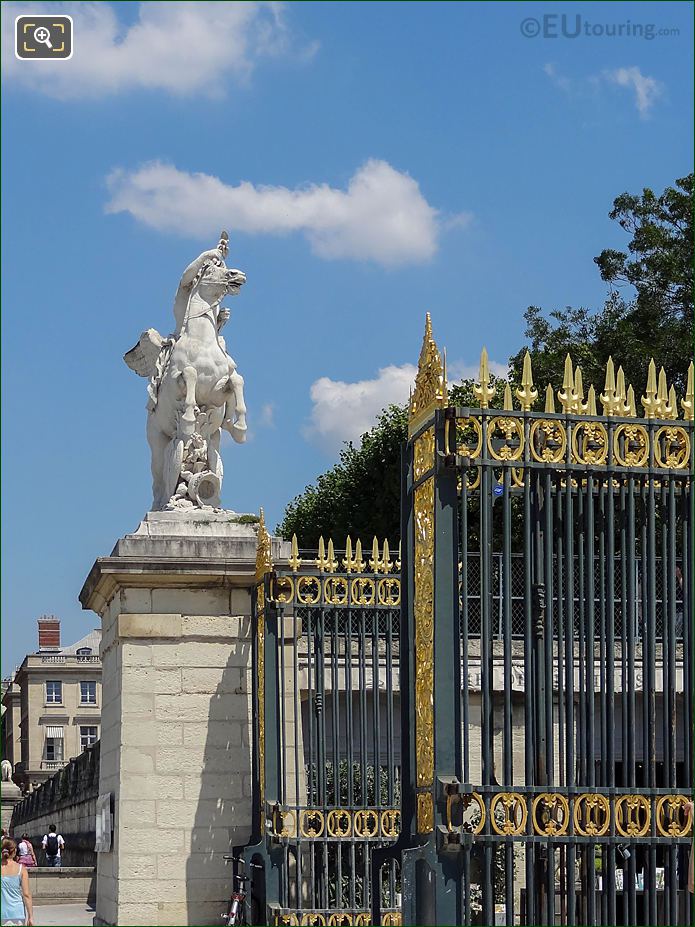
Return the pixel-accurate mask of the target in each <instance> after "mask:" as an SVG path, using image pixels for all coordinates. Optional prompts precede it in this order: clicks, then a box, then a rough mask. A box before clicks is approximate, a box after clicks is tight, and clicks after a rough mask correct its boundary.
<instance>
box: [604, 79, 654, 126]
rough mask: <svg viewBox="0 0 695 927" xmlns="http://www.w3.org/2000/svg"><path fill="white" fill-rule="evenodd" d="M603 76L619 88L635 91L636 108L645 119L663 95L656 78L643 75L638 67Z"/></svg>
mask: <svg viewBox="0 0 695 927" xmlns="http://www.w3.org/2000/svg"><path fill="white" fill-rule="evenodd" d="M603 76H604V77H605V79H606V80H608V81H611V82H612V83H614V84H617V85H618V86H619V87H626V88H627V89H629V90H632V91H634V94H635V106H636V107H637V109H638V111H639V114H640V116H641V117H642V118H643V119H645V118H646V117H647V116H648V115H649V112H650V110H651V108H652V106H653V105H654V103H655V102H656V101H657V100H658V98H659V97H660V96H661V95H662V94H663V86H662V84H661V83H660V82H659V81H658V80H656V78H654V77H648V76H647V75H646V74H643V73H642V72H641V71H640V69H639V68H638V67H631V68H616V69H615V70H614V71H605V72H604V75H603Z"/></svg>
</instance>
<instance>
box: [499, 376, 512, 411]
mask: <svg viewBox="0 0 695 927" xmlns="http://www.w3.org/2000/svg"><path fill="white" fill-rule="evenodd" d="M502 408H503V409H504V410H505V411H506V412H511V411H512V409H513V408H514V406H513V404H512V388H511V386H510V385H509V383H507V384H506V386H505V387H504V402H503V404H502Z"/></svg>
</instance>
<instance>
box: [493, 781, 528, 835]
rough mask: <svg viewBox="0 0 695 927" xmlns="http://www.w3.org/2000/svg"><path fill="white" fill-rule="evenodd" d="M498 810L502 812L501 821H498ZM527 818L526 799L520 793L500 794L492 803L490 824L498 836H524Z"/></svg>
mask: <svg viewBox="0 0 695 927" xmlns="http://www.w3.org/2000/svg"><path fill="white" fill-rule="evenodd" d="M498 809H499V812H501V815H500V816H501V818H502V820H501V821H499V820H498V819H497V815H498ZM527 818H528V808H527V807H526V799H525V798H524V796H523V795H520V794H519V792H499V793H498V794H497V795H495V796H494V798H493V799H492V801H491V802H490V823H491V824H492V828H493V830H494V831H495V832H496V833H498V834H503V835H513V836H519V834H523V832H524V830H525V828H526V819H527Z"/></svg>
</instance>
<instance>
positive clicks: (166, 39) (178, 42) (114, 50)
mask: <svg viewBox="0 0 695 927" xmlns="http://www.w3.org/2000/svg"><path fill="white" fill-rule="evenodd" d="M29 13H30V14H34V15H36V14H42V13H69V14H70V15H71V16H72V17H73V22H74V53H73V56H72V58H71V59H70V60H69V61H32V62H30V63H29V62H25V61H18V60H17V59H16V58H15V55H14V47H13V46H14V20H15V17H16V16H19V15H22V14H29ZM2 43H3V44H2V50H3V56H2V57H3V72H4V73H6V74H7V75H8V76H9V77H10V78H11V80H12V82H13V83H14V84H21V85H22V86H24V87H28V88H30V89H32V90H35V91H38V92H41V93H45V94H47V95H48V96H51V97H56V98H58V99H64V100H65V99H75V98H90V97H91V98H97V97H103V96H106V95H108V94H115V93H118V92H122V91H128V90H133V89H152V90H165V91H168V92H170V93H173V94H179V95H191V94H196V93H204V94H206V95H208V96H221V95H222V94H223V90H224V82H225V80H226V79H227V78H228V77H229V76H231V77H235V78H237V79H239V80H244V79H247V78H248V76H249V75H250V73H251V71H252V70H253V68H254V66H255V65H256V63H257V62H258V61H259V60H260V59H261V58H263V57H267V56H272V55H280V54H288V53H290V52H291V51H292V49H291V46H292V41H291V38H290V35H289V31H288V29H287V26H286V25H285V23H284V19H283V5H282V4H280V3H270V2H220V3H210V2H183V0H182V2H177V3H152V2H147V3H141V4H140V6H139V9H138V15H137V19H136V20H135V22H133V23H132V25H129V26H124V25H123V24H122V23H121V22H120V21H119V19H118V17H117V16H116V13H115V10H114V7H113V6H112V5H111V4H110V3H105V2H99V3H36V4H34V3H31V4H28V3H3V4H2ZM315 48H316V46H315V45H313V46H311V47H310V48H309V49H308V50H307V49H305V50H303V51H301V50H300V51H294V52H293V53H294V54H295V56H296V57H300V58H301V57H306V56H307V54H310V53H311V51H312V49H313V50H315Z"/></svg>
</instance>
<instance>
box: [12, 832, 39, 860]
mask: <svg viewBox="0 0 695 927" xmlns="http://www.w3.org/2000/svg"><path fill="white" fill-rule="evenodd" d="M17 862H18V863H21V864H22V865H23V866H26V867H27V869H34V868H36V866H38V863H37V862H36V853H34V847H33V846H32V844H31V841H30V840H29V834H22V837H21V839H20V841H19V843H18V844H17Z"/></svg>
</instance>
